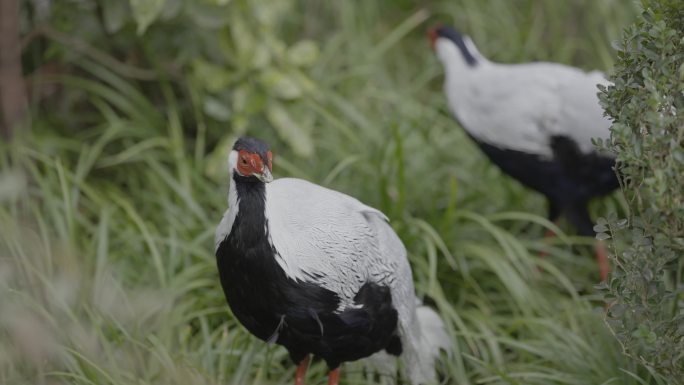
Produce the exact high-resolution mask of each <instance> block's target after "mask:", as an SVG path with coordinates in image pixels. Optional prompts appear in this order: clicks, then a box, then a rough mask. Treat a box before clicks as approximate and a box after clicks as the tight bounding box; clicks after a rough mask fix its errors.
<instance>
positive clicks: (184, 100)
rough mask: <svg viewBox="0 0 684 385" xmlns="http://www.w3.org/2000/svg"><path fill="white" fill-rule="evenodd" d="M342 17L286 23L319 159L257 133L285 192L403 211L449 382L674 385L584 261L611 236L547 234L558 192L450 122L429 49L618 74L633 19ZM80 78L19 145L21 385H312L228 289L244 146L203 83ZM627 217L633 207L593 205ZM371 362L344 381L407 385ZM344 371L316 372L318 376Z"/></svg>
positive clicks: (14, 278)
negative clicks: (220, 257)
mask: <svg viewBox="0 0 684 385" xmlns="http://www.w3.org/2000/svg"><path fill="white" fill-rule="evenodd" d="M335 4H336V5H325V6H321V5H319V6H317V7H311V4H308V2H306V1H303V0H302V1H300V2H299V3H297V4H296V6H295V7H294V8H292V9H291V10H290V11H289V12H290V14H289V15H290V16H291V17H289V18H287V22H286V23H285V24H284V25H283V26H282V27H281V29H282V33H283V34H284V35H283V36H284V40H286V41H288V42H293V41H296V40H297V39H298V37H299V36H300V34H302V33H304V32H302V27H301V26H302V25H308V26H310V28H311V31H308V32H306V34H308V35H309V36H310V37H313V38H314V39H315V40H316V41H317V43H318V44H319V46H320V49H321V52H320V57H319V58H318V60H317V61H316V63H315V64H314V65H313V66H312V67H311V68H309V69H307V71H306V73H307V74H308V75H309V76H310V78H311V79H312V81H313V84H314V90H313V91H311V92H310V94H308V95H307V96H306V97H304V98H302V100H300V101H298V102H297V103H291V104H285V107H286V108H287V110H288V111H289V112H290V113H291V114H293V115H295V116H299V115H301V116H305V117H306V119H309V126H310V127H312V130H311V132H310V133H307V135H310V138H311V139H312V141H313V144H314V153H313V155H311V156H310V157H302V156H298V155H296V153H295V151H294V150H293V148H292V146H291V144H288V142H287V141H285V140H283V139H282V137H280V136H277V135H276V134H275V133H274V131H273V130H272V129H271V128H270V127H269V125H268V124H267V123H266V122H265V121H261V120H254V121H251V122H250V124H249V125H248V130H249V133H250V134H251V135H255V136H259V137H261V138H263V139H266V140H267V141H269V142H270V143H271V145H272V148H273V152H274V154H275V160H274V169H275V175H276V177H283V176H296V177H301V178H305V179H308V180H311V181H314V182H316V183H320V184H323V185H326V186H329V187H331V188H334V189H337V190H340V191H343V192H345V193H348V194H350V195H352V196H355V197H357V198H359V199H361V200H362V201H363V202H365V203H367V204H370V205H372V206H374V207H377V208H379V209H381V210H382V211H384V212H385V213H387V215H388V216H389V217H390V218H391V223H392V225H393V227H394V228H395V229H396V231H397V232H398V233H399V235H400V236H401V238H402V239H403V241H404V243H405V244H406V247H407V249H408V250H409V256H410V259H411V263H412V266H413V269H414V280H415V282H416V288H417V291H418V293H419V294H420V295H427V296H429V297H431V298H432V299H433V300H434V302H435V303H436V305H437V307H438V309H439V312H440V314H441V315H442V317H443V318H444V320H445V322H446V325H447V328H448V331H449V334H450V335H451V336H452V345H453V352H452V353H451V355H450V356H448V357H447V356H445V357H443V360H442V361H441V363H440V370H441V372H442V375H443V378H444V383H449V384H578V385H580V384H645V383H657V382H656V381H655V380H654V379H653V378H651V377H650V376H649V374H648V373H647V372H646V371H645V370H644V369H643V368H641V367H639V366H637V365H636V364H635V363H634V362H632V361H630V360H629V359H628V358H626V357H625V356H624V355H623V354H622V352H621V348H620V346H619V345H618V344H617V342H616V341H615V340H614V339H613V338H612V336H611V334H610V331H609V330H608V329H607V327H606V326H605V324H604V320H603V307H602V303H601V302H600V301H598V298H597V295H596V291H595V289H594V287H593V286H594V285H595V284H596V279H597V271H596V270H597V269H596V266H595V264H594V262H593V259H592V258H591V256H590V253H589V252H587V251H586V250H584V249H583V248H581V247H580V248H576V247H573V245H574V246H576V245H588V244H590V243H591V240H588V239H581V238H578V237H573V236H571V234H572V233H571V232H569V234H568V235H567V236H565V235H563V234H562V233H561V236H560V237H558V238H557V239H555V240H553V241H550V242H547V241H546V240H544V239H543V238H542V234H543V231H544V228H545V227H551V226H553V225H552V224H550V223H548V222H547V221H546V220H545V219H544V218H543V217H544V215H545V208H544V201H543V199H542V198H541V197H539V196H537V195H535V194H533V193H531V192H529V191H527V190H525V189H524V188H522V187H521V186H520V185H518V184H517V183H516V182H514V181H512V180H510V179H508V178H506V177H505V176H503V175H502V174H501V173H500V172H499V171H498V170H497V169H496V168H495V167H493V166H492V165H491V164H489V163H488V162H487V160H486V159H485V158H484V157H483V156H482V155H481V154H480V153H479V151H478V150H477V148H476V147H475V146H474V145H473V144H472V143H471V142H470V141H469V140H468V139H467V137H466V136H465V134H464V133H463V132H462V130H461V129H460V128H459V127H458V126H457V125H456V123H455V122H454V121H453V119H451V117H450V116H449V114H448V113H447V111H446V106H445V97H444V95H443V93H442V91H441V81H442V77H441V68H440V66H439V64H438V63H437V61H436V60H435V58H434V57H433V56H432V53H431V51H430V50H429V45H428V44H427V42H426V39H425V37H424V31H425V29H426V28H427V26H428V25H430V24H432V23H435V22H437V21H442V22H446V23H450V24H454V25H457V26H458V27H459V28H460V29H462V30H463V31H465V32H467V33H469V34H471V35H472V36H473V38H474V39H475V41H476V43H477V44H478V45H479V47H480V50H481V51H482V52H483V53H484V54H485V55H488V56H489V57H491V58H492V59H493V60H499V61H508V62H515V61H529V60H554V61H561V62H566V63H571V64H574V65H578V66H581V67H584V68H587V69H594V68H599V69H608V68H609V66H610V64H611V61H612V51H611V49H610V48H609V46H610V45H609V43H610V41H611V40H612V39H615V38H617V36H618V34H619V31H620V29H621V28H622V27H623V26H625V25H626V24H627V23H629V22H630V20H631V17H632V15H633V13H634V9H633V7H630V6H628V4H626V3H625V2H618V1H601V2H594V1H590V0H584V1H575V2H558V1H552V0H545V1H522V0H518V1H511V2H501V1H474V0H472V1H471V0H463V1H460V2H456V1H453V2H429V3H427V5H425V6H424V7H420V8H418V7H415V6H414V4H413V3H412V2H409V1H400V2H396V3H394V2H354V3H352V2H337V3H335ZM352 4H353V5H352ZM392 4H394V5H395V7H396V8H391V5H392ZM305 5H308V6H306V7H305ZM148 55H149V53H148ZM65 60H68V59H65ZM150 61H152V62H154V60H153V59H150ZM70 65H71V66H72V68H73V70H72V71H70V73H69V74H60V75H56V76H52V77H50V78H43V79H42V80H39V81H40V82H42V84H47V83H50V84H52V83H56V84H59V85H61V87H63V88H64V89H63V92H64V94H65V95H66V96H65V97H64V98H63V99H62V100H60V101H59V102H57V101H54V100H53V101H51V103H52V104H47V105H38V104H37V103H36V104H34V111H35V113H34V119H33V133H32V134H30V135H28V137H26V138H24V140H19V141H17V142H15V143H14V144H12V145H11V146H10V145H3V146H4V148H2V152H0V153H2V154H4V155H2V157H1V159H0V162H1V163H0V164H1V165H2V168H1V171H0V186H1V187H0V293H1V295H0V383H3V384H24V383H40V384H53V383H74V384H133V383H135V384H289V383H291V382H292V378H293V374H294V366H293V365H292V364H291V363H290V362H289V359H288V358H287V354H286V352H285V351H284V349H282V348H280V347H277V346H267V345H266V344H264V343H263V342H261V341H259V340H257V339H256V338H253V337H252V336H250V335H249V334H248V333H247V332H246V331H245V330H244V329H243V328H242V327H241V326H240V325H239V324H238V323H237V321H236V320H235V319H234V318H233V317H232V315H231V314H230V312H229V309H228V307H227V306H226V304H225V301H224V298H223V294H222V292H221V289H220V285H219V283H218V278H217V274H216V268H215V261H214V257H213V232H214V227H215V226H216V224H217V223H218V221H219V219H220V217H221V215H222V213H223V211H224V210H225V209H226V194H227V175H226V170H225V169H224V168H223V167H224V165H225V155H226V151H225V144H226V143H228V144H229V143H231V141H232V138H234V137H235V135H236V132H234V131H232V130H231V129H226V127H225V125H224V126H221V125H220V124H218V123H216V122H213V121H212V120H211V118H209V117H208V116H206V114H205V112H204V110H203V109H202V108H200V107H199V105H200V102H199V101H198V100H199V99H198V98H199V96H198V94H199V90H198V89H197V87H198V86H197V84H196V82H195V80H193V78H192V77H190V76H188V77H183V78H181V80H178V79H175V80H164V79H163V78H160V79H159V80H157V81H154V82H148V83H143V82H139V81H135V80H133V79H130V78H126V77H123V75H121V74H120V73H118V72H115V71H114V72H113V71H112V69H111V68H110V67H108V66H107V65H106V64H102V63H101V62H99V61H91V60H89V59H87V58H84V57H79V58H78V59H77V60H76V59H71V61H70ZM74 111H79V112H80V113H79V114H73V112H74ZM76 127H77V128H78V129H76ZM221 143H223V145H221ZM622 206H623V204H622V202H621V200H620V198H619V197H613V198H609V199H604V200H602V201H601V202H597V203H596V204H595V205H594V206H593V211H595V215H598V214H600V213H605V212H608V211H610V210H621V209H622ZM540 250H545V251H547V252H548V254H549V256H548V257H547V258H545V259H540V258H539V257H538V252H539V251H540ZM363 369H364V367H363V364H362V363H353V364H348V365H345V366H344V368H343V381H344V382H345V383H347V384H366V383H367V384H375V383H381V382H382V381H385V380H388V379H386V378H376V377H375V376H374V375H372V374H368V373H365V372H364V370H363ZM324 375H325V367H324V365H322V364H321V363H318V364H316V365H314V366H313V367H312V369H311V373H310V375H309V377H308V379H309V383H310V384H321V383H324ZM389 380H391V379H389Z"/></svg>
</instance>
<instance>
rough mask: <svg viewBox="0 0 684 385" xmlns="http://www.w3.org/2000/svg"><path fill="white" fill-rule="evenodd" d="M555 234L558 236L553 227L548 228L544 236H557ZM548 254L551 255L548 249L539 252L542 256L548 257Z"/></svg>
mask: <svg viewBox="0 0 684 385" xmlns="http://www.w3.org/2000/svg"><path fill="white" fill-rule="evenodd" d="M553 223H556V222H555V221H554V222H553ZM555 236H556V233H555V232H554V231H553V230H551V229H546V231H545V232H544V238H552V237H555ZM547 255H549V254H548V253H547V252H546V251H540V252H539V256H540V257H541V258H544V257H546V256H547Z"/></svg>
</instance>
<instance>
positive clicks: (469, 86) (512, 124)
mask: <svg viewBox="0 0 684 385" xmlns="http://www.w3.org/2000/svg"><path fill="white" fill-rule="evenodd" d="M429 36H430V39H431V42H432V46H433V49H434V51H435V52H436V54H437V56H438V58H439V60H440V61H441V62H442V64H443V67H444V72H445V82H444V90H445V92H446V95H447V99H448V105H449V109H450V110H451V112H452V114H453V115H454V116H455V118H456V120H457V121H458V122H459V123H460V125H461V126H462V127H463V128H464V129H465V131H466V132H467V134H468V136H470V138H472V140H474V141H475V143H477V145H478V146H479V147H480V149H481V150H482V151H483V152H484V153H485V154H486V155H487V157H489V159H490V160H491V161H492V162H493V163H494V164H496V165H497V166H498V167H499V168H500V169H501V170H502V171H503V172H504V173H506V174H508V175H510V176H512V177H513V178H515V179H517V180H518V181H520V182H521V183H522V184H523V185H525V186H527V187H529V188H532V189H534V190H536V191H538V192H540V193H542V194H543V195H544V196H545V197H546V199H547V200H548V207H549V208H548V217H549V219H550V220H551V221H556V220H557V219H558V218H559V217H560V216H561V215H564V216H565V218H566V219H567V220H568V222H570V223H571V224H572V225H573V226H575V227H576V228H577V230H578V232H579V233H580V234H581V235H583V236H594V231H593V222H592V220H591V218H590V216H589V212H588V210H587V205H588V202H589V201H590V200H591V199H592V198H593V197H596V196H601V195H605V194H608V193H610V192H611V191H613V190H614V189H616V188H617V187H618V186H619V184H618V180H617V176H616V174H615V172H614V170H613V167H614V164H615V160H614V158H612V157H611V156H609V155H605V154H599V153H598V152H597V151H596V150H595V148H594V146H593V144H592V138H602V139H605V138H608V136H609V134H610V132H609V128H610V125H611V122H610V120H609V119H608V118H607V117H605V116H604V114H603V109H602V108H601V106H600V105H599V100H598V96H597V94H598V87H597V85H599V84H604V85H605V84H608V81H607V80H606V79H605V77H604V75H603V74H602V73H601V72H598V71H592V72H584V71H582V70H581V69H579V68H574V67H570V66H567V65H563V64H558V63H547V62H536V63H524V64H499V63H493V62H491V61H489V60H487V58H485V57H484V56H482V54H480V52H478V50H477V48H476V47H475V45H474V44H473V42H472V40H471V39H470V38H469V37H467V36H464V35H462V34H460V33H459V32H457V31H456V30H454V29H452V28H449V27H445V26H441V27H437V28H434V29H432V30H430V31H429ZM596 251H597V260H598V262H599V274H600V277H601V280H605V278H606V277H607V274H608V262H607V258H606V254H605V250H604V248H603V245H602V244H601V243H598V244H597V248H596Z"/></svg>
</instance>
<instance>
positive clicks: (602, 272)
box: [594, 241, 610, 282]
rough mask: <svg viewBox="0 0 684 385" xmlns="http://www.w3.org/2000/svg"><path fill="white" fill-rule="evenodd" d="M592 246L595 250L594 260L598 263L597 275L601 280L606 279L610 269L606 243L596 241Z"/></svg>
mask: <svg viewBox="0 0 684 385" xmlns="http://www.w3.org/2000/svg"><path fill="white" fill-rule="evenodd" d="M594 248H595V250H596V262H598V265H599V276H600V277H601V282H603V281H605V280H606V279H608V272H609V271H610V265H609V263H608V252H607V251H606V244H605V243H604V242H603V241H596V245H595V246H594Z"/></svg>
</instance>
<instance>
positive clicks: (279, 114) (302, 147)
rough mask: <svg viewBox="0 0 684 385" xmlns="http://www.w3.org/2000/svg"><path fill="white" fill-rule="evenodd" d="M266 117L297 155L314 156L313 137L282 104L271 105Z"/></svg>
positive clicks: (273, 103) (274, 103)
mask: <svg viewBox="0 0 684 385" xmlns="http://www.w3.org/2000/svg"><path fill="white" fill-rule="evenodd" d="M266 115H267V117H268V120H269V122H271V124H272V125H273V127H274V128H275V129H276V132H278V135H279V136H280V137H281V138H282V139H283V140H284V141H285V142H287V143H288V144H289V145H290V146H291V147H292V149H293V150H294V152H295V153H296V154H297V155H299V156H303V157H310V156H311V155H312V154H313V142H312V140H311V135H310V134H309V133H308V132H306V131H305V130H304V129H303V128H302V127H300V126H299V125H298V124H297V123H296V122H295V121H294V120H293V119H292V117H291V116H290V114H289V113H288V112H287V110H286V109H285V108H284V107H283V106H282V105H281V104H280V103H277V102H272V103H269V105H268V107H267V109H266Z"/></svg>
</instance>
